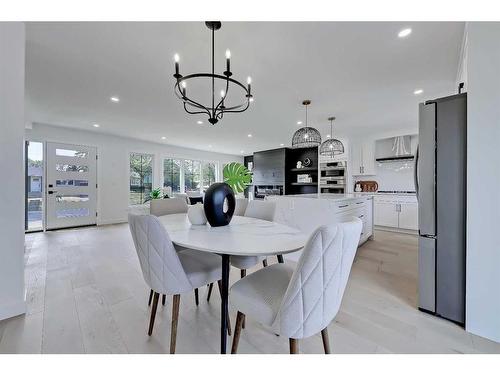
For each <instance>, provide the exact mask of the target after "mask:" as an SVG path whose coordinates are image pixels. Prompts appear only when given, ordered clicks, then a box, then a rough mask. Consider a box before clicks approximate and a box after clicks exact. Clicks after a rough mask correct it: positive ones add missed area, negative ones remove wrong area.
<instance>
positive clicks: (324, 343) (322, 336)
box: [321, 328, 331, 354]
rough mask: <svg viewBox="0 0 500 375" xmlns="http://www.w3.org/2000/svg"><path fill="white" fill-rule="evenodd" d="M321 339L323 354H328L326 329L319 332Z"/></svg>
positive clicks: (328, 341) (328, 346) (328, 343)
mask: <svg viewBox="0 0 500 375" xmlns="http://www.w3.org/2000/svg"><path fill="white" fill-rule="evenodd" d="M321 338H322V339H323V348H324V349H325V354H330V353H331V352H330V340H329V339H328V328H325V329H324V330H322V331H321Z"/></svg>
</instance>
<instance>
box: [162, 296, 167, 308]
mask: <svg viewBox="0 0 500 375" xmlns="http://www.w3.org/2000/svg"><path fill="white" fill-rule="evenodd" d="M166 299H167V296H166V295H165V294H164V295H163V296H161V304H162V305H163V306H165V301H166Z"/></svg>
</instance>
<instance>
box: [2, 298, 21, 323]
mask: <svg viewBox="0 0 500 375" xmlns="http://www.w3.org/2000/svg"><path fill="white" fill-rule="evenodd" d="M25 313H26V301H20V302H15V303H11V304H10V305H6V306H0V320H4V319H8V318H12V317H14V316H18V315H22V314H25Z"/></svg>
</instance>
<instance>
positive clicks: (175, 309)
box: [170, 294, 181, 354]
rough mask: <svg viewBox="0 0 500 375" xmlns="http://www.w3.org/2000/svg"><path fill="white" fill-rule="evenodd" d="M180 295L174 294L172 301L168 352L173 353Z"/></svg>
mask: <svg viewBox="0 0 500 375" xmlns="http://www.w3.org/2000/svg"><path fill="white" fill-rule="evenodd" d="M180 303H181V295H180V294H175V295H174V298H173V301H172V327H171V329H170V354H175V344H176V342H177V323H178V321H179V305H180Z"/></svg>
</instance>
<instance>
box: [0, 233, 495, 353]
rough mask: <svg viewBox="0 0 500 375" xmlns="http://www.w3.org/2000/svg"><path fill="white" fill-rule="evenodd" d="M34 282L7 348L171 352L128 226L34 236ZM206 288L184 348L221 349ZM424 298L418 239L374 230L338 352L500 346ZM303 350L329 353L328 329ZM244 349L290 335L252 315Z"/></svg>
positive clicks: (189, 311) (166, 322)
mask: <svg viewBox="0 0 500 375" xmlns="http://www.w3.org/2000/svg"><path fill="white" fill-rule="evenodd" d="M269 260H270V261H271V262H273V261H274V259H272V260H271V259H269ZM238 277H239V271H238V270H236V269H233V270H232V272H231V278H232V281H235V280H236V279H237V278H238ZM26 286H27V303H28V313H27V314H26V315H24V316H19V317H15V318H11V319H8V320H4V321H2V322H0V352H1V353H168V348H169V337H170V314H171V306H172V300H171V297H169V299H168V300H167V305H166V306H165V307H159V311H158V315H157V320H156V324H155V332H154V334H153V336H152V337H148V336H147V334H146V330H147V323H148V318H149V309H148V306H147V299H148V294H149V290H148V288H147V286H146V284H145V283H144V281H143V279H142V275H141V273H140V269H139V263H138V260H137V256H136V253H135V249H134V247H133V243H132V239H131V236H130V233H129V230H128V226H127V225H126V224H120V225H110V226H103V227H93V228H83V229H77V230H64V231H57V232H49V233H45V234H44V233H37V234H29V235H27V236H26ZM200 292H201V293H200V306H199V307H196V306H195V304H194V295H193V294H185V295H183V296H182V298H181V312H180V321H179V328H178V340H177V342H178V344H177V352H178V353H217V352H218V346H219V316H220V315H219V311H220V310H219V305H220V303H219V302H220V299H219V294H218V292H217V291H216V288H214V293H213V295H212V300H211V301H210V303H207V301H206V298H204V297H206V293H207V291H206V288H203V289H202V290H201V291H200ZM416 297H417V239H416V237H414V236H409V235H402V234H395V233H389V232H380V231H378V232H376V233H375V239H374V240H373V241H368V242H367V243H366V244H365V245H363V246H362V247H361V248H360V249H359V250H358V254H357V256H356V260H355V263H354V266H353V270H352V272H351V276H350V279H349V284H348V287H347V290H346V294H345V296H344V300H343V303H342V307H341V310H340V312H339V314H338V315H337V317H336V319H335V321H334V322H332V323H331V325H330V327H329V333H330V341H331V346H332V351H333V352H334V353H500V344H496V343H493V342H491V341H489V340H486V339H483V338H480V337H478V336H474V335H472V334H469V333H467V332H465V331H464V330H463V329H462V328H460V327H458V326H456V325H455V324H453V323H450V322H447V321H445V320H442V319H438V318H435V317H433V316H430V315H427V314H424V313H421V312H419V311H418V310H417V309H416ZM230 313H231V318H232V323H233V324H234V322H235V315H236V314H235V311H231V312H230ZM300 351H301V352H302V353H322V343H321V338H320V336H315V337H311V338H308V339H306V340H303V341H301V343H300ZM239 352H240V353H287V352H288V340H287V339H286V338H283V337H277V336H275V335H274V334H273V333H271V332H270V331H269V330H268V329H266V328H265V327H263V326H261V325H259V324H257V323H255V322H252V321H251V320H250V319H247V328H246V329H245V330H244V331H243V333H242V336H241V339H240V345H239Z"/></svg>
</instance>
